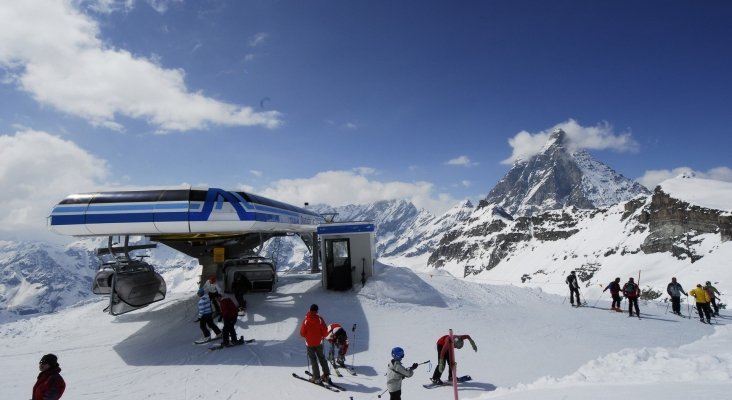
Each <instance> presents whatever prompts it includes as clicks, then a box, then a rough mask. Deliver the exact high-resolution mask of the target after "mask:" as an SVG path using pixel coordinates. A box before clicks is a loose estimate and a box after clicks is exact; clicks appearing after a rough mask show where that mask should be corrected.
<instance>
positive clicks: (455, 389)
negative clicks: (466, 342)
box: [450, 329, 458, 400]
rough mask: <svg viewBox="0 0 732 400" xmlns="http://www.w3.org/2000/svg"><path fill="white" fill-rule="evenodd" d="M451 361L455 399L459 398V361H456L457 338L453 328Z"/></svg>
mask: <svg viewBox="0 0 732 400" xmlns="http://www.w3.org/2000/svg"><path fill="white" fill-rule="evenodd" d="M450 362H451V365H450V367H452V390H453V392H454V393H455V400H458V388H457V363H456V362H455V339H454V338H453V335H452V329H450Z"/></svg>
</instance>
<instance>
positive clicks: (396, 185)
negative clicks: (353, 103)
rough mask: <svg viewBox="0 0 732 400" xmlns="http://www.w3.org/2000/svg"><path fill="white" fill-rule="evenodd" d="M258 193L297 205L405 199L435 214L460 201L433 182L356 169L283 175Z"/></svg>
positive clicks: (361, 202) (337, 204)
mask: <svg viewBox="0 0 732 400" xmlns="http://www.w3.org/2000/svg"><path fill="white" fill-rule="evenodd" d="M257 193H258V194H261V195H263V196H266V197H270V198H272V199H276V200H279V201H284V202H286V203H290V204H293V205H302V204H303V203H305V202H308V203H310V204H319V203H323V204H329V205H332V206H342V205H347V204H367V203H372V202H375V201H379V200H392V199H405V200H409V201H411V202H412V203H413V204H414V205H415V206H416V207H418V208H424V209H426V210H429V211H430V212H432V213H433V214H435V215H441V214H442V213H444V212H445V211H446V210H447V209H448V208H450V207H452V206H453V205H455V203H457V200H456V199H455V198H453V197H452V196H450V195H449V194H446V193H435V188H434V185H433V184H432V183H429V182H424V181H419V182H380V181H375V180H369V179H368V178H367V177H366V176H364V175H363V174H359V173H358V172H355V171H325V172H320V173H318V174H316V175H315V176H313V177H311V178H302V179H282V180H279V181H276V182H273V183H272V184H271V185H270V186H269V187H267V188H265V189H263V190H260V191H258V192H257Z"/></svg>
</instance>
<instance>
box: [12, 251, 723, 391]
mask: <svg viewBox="0 0 732 400" xmlns="http://www.w3.org/2000/svg"><path fill="white" fill-rule="evenodd" d="M378 270H379V271H380V272H379V273H378V274H377V275H376V276H374V277H372V278H371V279H370V280H369V281H368V282H367V283H366V286H365V287H363V288H361V287H360V285H358V287H357V288H355V289H354V291H352V292H346V293H339V292H331V291H325V290H323V289H322V288H321V286H320V280H319V275H287V276H283V277H282V278H281V280H280V283H279V286H278V288H277V290H276V291H275V292H274V293H258V294H250V295H249V296H248V297H247V300H248V303H249V310H248V313H247V316H246V317H243V318H240V321H239V322H238V325H237V334H239V335H243V336H244V337H245V338H247V339H251V338H255V339H256V342H254V343H252V344H248V345H245V346H238V347H235V348H231V349H224V350H222V351H216V352H209V351H208V348H207V347H206V346H203V345H201V346H198V345H193V344H192V341H193V340H195V339H197V338H198V337H200V334H201V333H200V330H199V329H198V324H197V323H193V322H192V321H193V320H194V318H195V302H196V297H195V295H194V294H193V293H192V292H184V293H181V292H175V291H173V292H172V293H171V294H169V296H168V298H166V299H165V300H164V301H162V302H160V303H156V304H154V305H152V306H150V307H148V308H146V309H143V310H140V311H136V312H133V313H130V314H126V315H122V316H118V317H111V316H109V315H106V314H103V313H102V312H101V310H102V309H103V308H104V306H106V302H105V301H104V300H103V299H102V298H100V300H99V301H87V302H84V303H82V304H79V305H77V306H73V307H70V308H67V309H65V310H63V311H60V312H58V313H55V314H51V315H44V316H39V317H34V318H30V319H26V320H20V321H16V322H10V323H6V324H3V325H0V339H1V340H0V367H2V370H3V371H4V373H3V374H2V376H0V387H2V388H3V398H10V399H16V398H18V399H21V398H27V397H29V396H30V390H31V388H32V386H33V384H34V383H35V377H36V374H37V360H38V359H39V358H40V357H41V356H42V355H43V354H45V353H48V352H54V353H56V354H57V355H58V356H59V359H60V363H61V367H62V370H63V372H62V375H63V376H64V378H65V379H66V382H67V392H66V394H65V395H64V398H65V399H95V400H108V399H173V398H174V399H210V398H216V399H222V398H223V399H237V398H243V397H244V396H246V397H247V398H274V399H283V400H289V399H298V400H300V399H324V398H333V399H336V398H340V399H344V398H347V397H348V396H352V397H353V399H354V400H359V399H372V398H375V397H376V394H378V393H380V392H381V391H382V390H383V389H384V388H385V377H384V373H385V372H386V365H387V363H388V362H389V358H390V357H389V351H390V349H391V348H392V347H394V346H401V347H403V348H404V349H405V352H406V357H405V363H407V364H409V363H412V362H423V361H427V360H431V361H432V362H431V364H426V365H421V366H420V367H419V368H418V369H417V370H416V371H415V376H414V377H413V378H409V379H406V380H405V381H404V382H403V388H402V392H403V398H405V399H416V398H419V399H426V400H431V399H444V398H446V397H447V396H451V395H452V389H451V388H436V389H431V390H425V389H423V388H422V387H421V385H422V384H423V383H426V382H427V381H428V379H429V376H430V375H431V372H432V371H431V370H430V367H431V368H435V367H436V366H437V363H436V355H435V352H436V350H435V341H436V340H437V338H438V337H440V336H441V335H443V334H446V333H447V330H448V329H449V328H452V329H453V330H454V331H455V333H456V334H470V335H471V336H472V337H473V339H474V340H475V342H476V344H477V346H478V352H477V353H475V352H473V350H472V349H471V348H470V347H469V346H468V345H466V346H465V347H464V348H463V349H461V350H458V351H457V353H456V357H457V361H458V367H457V369H458V374H459V375H462V374H470V375H471V376H472V377H473V379H474V380H473V381H471V382H467V383H464V384H462V385H461V386H460V397H461V398H466V399H467V398H475V399H478V398H506V399H539V398H541V399H545V398H557V399H569V398H577V399H579V398H585V399H587V398H593V399H594V398H608V399H609V398H617V396H621V395H623V394H626V393H627V395H631V394H632V395H634V396H636V395H642V397H643V398H647V399H664V400H667V399H673V398H682V397H683V398H689V397H691V396H693V395H694V394H696V393H701V394H708V395H710V396H714V397H716V398H724V397H725V396H726V393H728V392H729V390H730V389H732V384H730V381H731V379H730V378H732V367H731V366H732V353H731V350H730V349H732V346H730V344H732V328H730V327H729V326H726V325H718V326H709V325H705V324H701V323H699V322H698V321H695V320H688V319H681V318H678V317H675V316H672V315H671V314H667V313H665V311H664V308H663V306H661V307H659V306H658V305H656V304H654V303H644V302H641V312H642V313H643V317H644V319H643V320H638V319H636V318H628V317H627V316H626V314H625V313H622V314H621V313H611V312H608V311H607V307H608V303H607V302H605V298H603V299H602V300H601V301H599V303H598V305H597V307H596V308H595V307H592V305H593V304H590V306H589V307H584V308H578V309H577V308H573V307H570V306H569V304H567V303H566V302H565V301H563V298H562V297H561V296H556V295H554V294H550V293H546V292H544V291H543V290H541V289H538V288H521V287H515V286H509V285H503V286H495V285H489V284H485V283H477V282H468V281H465V280H461V279H455V278H453V277H451V276H449V275H446V274H444V273H436V274H417V273H415V272H413V271H412V270H410V269H407V268H396V267H387V266H381V265H380V266H379V268H378ZM311 303H317V304H319V305H320V312H321V315H322V316H323V317H324V318H325V320H326V322H327V323H330V322H339V323H341V324H342V325H343V326H344V328H346V329H347V331H348V333H349V337H350V340H351V352H350V354H348V356H347V360H346V361H347V363H349V364H351V363H353V364H354V367H355V370H356V372H357V373H358V375H356V376H351V375H348V374H344V377H343V378H335V381H336V382H337V383H338V384H339V385H340V386H343V387H344V388H346V389H347V392H346V393H338V394H334V393H328V392H327V391H325V390H323V389H322V388H318V387H316V386H314V385H307V384H303V383H302V382H299V381H297V380H294V379H292V378H291V377H290V374H291V373H292V372H296V373H298V374H301V373H302V372H303V370H305V369H307V361H306V355H305V348H304V344H303V341H302V339H301V338H300V337H299V332H298V331H299V324H300V322H301V320H302V317H303V316H304V315H305V313H306V311H307V309H308V308H309V306H310V304H311ZM684 311H686V310H684ZM720 321H721V322H722V323H723V324H726V323H727V322H728V321H729V320H727V319H720ZM353 324H357V325H356V330H355V331H352V326H353ZM327 348H328V345H327V344H326V351H327ZM443 378H446V373H445V374H443ZM311 386H312V387H311ZM610 394H612V397H611V396H610Z"/></svg>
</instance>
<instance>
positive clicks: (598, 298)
mask: <svg viewBox="0 0 732 400" xmlns="http://www.w3.org/2000/svg"><path fill="white" fill-rule="evenodd" d="M601 286H602V285H601ZM602 293H604V292H602ZM602 293H600V296H598V297H597V300H595V304H594V305H593V306H592V308H595V307H597V303H599V302H600V299H601V298H602Z"/></svg>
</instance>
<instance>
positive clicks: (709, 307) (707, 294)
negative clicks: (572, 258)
mask: <svg viewBox="0 0 732 400" xmlns="http://www.w3.org/2000/svg"><path fill="white" fill-rule="evenodd" d="M565 283H566V284H567V285H568V287H569V302H570V304H571V305H572V306H574V307H579V306H582V305H584V304H586V303H583V302H581V299H580V290H579V282H578V280H577V274H576V272H575V271H571V272H570V274H569V276H567V278H566V279H565ZM608 290H609V291H610V295H611V296H612V304H611V305H610V309H611V310H613V311H617V312H623V310H622V309H621V308H620V304H621V301H622V300H623V298H625V299H628V316H629V317H632V316H633V311H634V310H635V316H637V317H638V318H640V308H639V307H638V299H639V298H640V295H641V290H640V286H639V285H638V283H637V282H635V280H634V279H633V277H630V278H628V281H627V282H626V283H625V284H624V285H623V286H622V287H621V286H620V278H615V280H613V281H612V282H610V283H609V284H608V285H607V286H606V287H605V288H604V289H603V290H602V291H603V293H604V292H606V291H608ZM621 293H622V296H621ZM666 293H668V295H669V297H670V298H671V310H672V311H671V312H672V313H673V314H676V315H679V316H681V295H682V294H683V295H684V296H691V297H693V298H694V300H695V301H696V310H697V313H698V314H699V319H700V320H701V321H702V322H707V323H711V319H712V317H713V316H719V305H718V304H717V300H718V299H719V297H718V296H719V295H720V293H719V291H718V290H717V288H715V287H714V286H712V283H711V281H707V282H706V284H705V285H704V286H702V284H697V285H696V288H694V289H692V290H690V291H689V293H686V292H685V291H684V288H683V287H682V286H681V284H680V283H679V282H677V280H676V277H673V278H671V282H670V283H669V284H668V286H667V287H666ZM575 300H576V305H575Z"/></svg>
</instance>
